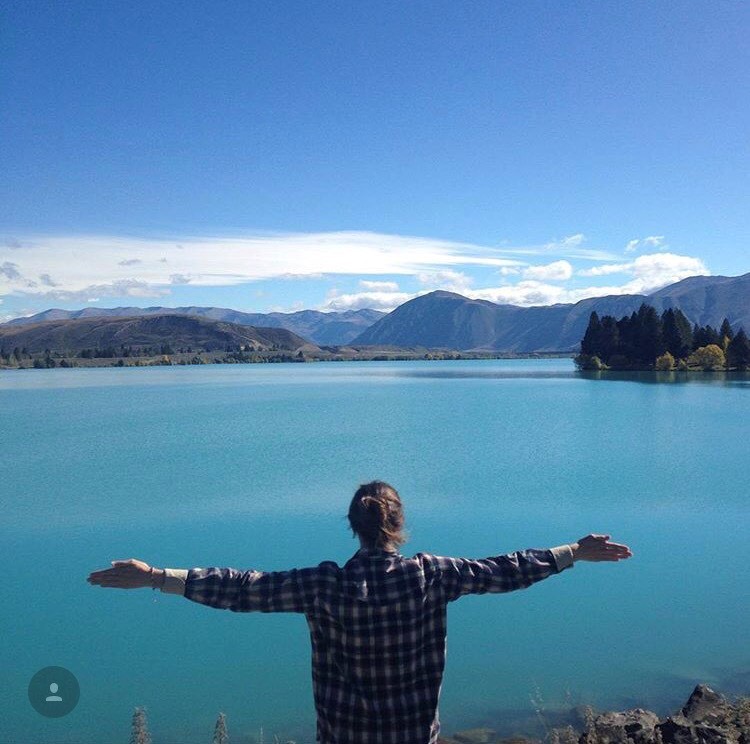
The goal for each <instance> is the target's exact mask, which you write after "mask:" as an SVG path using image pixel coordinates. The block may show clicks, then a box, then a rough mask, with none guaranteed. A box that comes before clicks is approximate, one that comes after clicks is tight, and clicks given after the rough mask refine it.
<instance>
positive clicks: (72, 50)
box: [0, 0, 750, 320]
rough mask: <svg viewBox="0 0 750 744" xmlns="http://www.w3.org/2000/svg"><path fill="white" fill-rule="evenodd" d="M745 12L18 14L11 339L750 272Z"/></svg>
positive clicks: (106, 6)
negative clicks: (27, 333) (64, 311)
mask: <svg viewBox="0 0 750 744" xmlns="http://www.w3.org/2000/svg"><path fill="white" fill-rule="evenodd" d="M749 36H750V6H749V5H748V4H746V3H740V2H726V3H724V2H722V3H694V2H666V1H665V2H660V3H646V2H638V1H636V2H632V3H622V2H607V1H606V0H597V1H596V2H570V3H555V2H551V0H550V1H549V2H534V1H533V0H532V1H524V2H521V1H520V0H519V1H518V2H512V1H511V2H461V1H459V0H452V1H451V2H429V3H427V2H409V3H403V2H346V3H338V2H309V3H307V2H293V3H289V2H238V3H235V2H220V3H214V2H197V1H193V2H188V3H184V2H180V3H176V2H175V3H172V2H159V3H152V2H140V1H139V0H135V1H134V2H128V3H102V2H83V1H81V2H65V1H64V0H56V1H55V2H49V3H46V2H37V1H35V0H19V1H18V2H8V1H7V0H4V1H3V2H0V42H1V43H0V110H1V111H2V117H0V162H1V163H2V171H3V178H2V179H1V184H0V189H1V191H0V299H1V300H2V302H1V304H0V320H2V319H8V318H11V317H14V316H17V315H21V314H29V313H31V312H36V311H39V310H42V309H46V308H48V307H65V308H79V307H84V306H87V305H92V306H102V307H111V306H115V305H141V306H147V305H157V304H159V305H168V306H177V305H186V304H194V305H218V306H226V307H235V308H238V309H242V310H254V311H268V310H293V309H299V308H302V307H306V308H317V309H324V310H344V309H350V308H358V307H377V308H380V309H390V308H391V307H394V306H395V305H397V304H399V303H400V302H403V301H405V300H406V299H409V298H410V297H413V296H415V295H416V294H418V293H420V292H426V291H430V290H432V289H437V288H445V289H451V290H454V291H460V292H462V293H463V294H466V295H469V296H476V297H483V298H485V299H491V300H494V301H499V302H513V303H516V304H524V305H529V304H547V303H551V302H570V301H576V300H578V299H581V298H582V297H584V296H592V295H596V294H607V293H622V292H648V291H652V290H654V289H656V288H658V287H660V286H663V285H665V284H667V283H670V282H672V281H676V280H678V279H680V278H683V277H685V276H689V275H693V274H725V275H737V274H742V273H745V272H747V271H750V260H749V256H750V254H749V253H748V244H749V243H748V237H749V236H750V229H749V228H750V209H748V201H749V200H748V197H749V196H750V138H749V137H748V132H750V127H749V126H748V125H749V124H750V121H749V119H750V95H748V94H750V45H748V44H747V39H748V37H749Z"/></svg>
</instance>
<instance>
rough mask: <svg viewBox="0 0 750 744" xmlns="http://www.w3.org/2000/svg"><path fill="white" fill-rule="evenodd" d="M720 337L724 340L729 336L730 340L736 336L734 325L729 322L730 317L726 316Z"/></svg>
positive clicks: (720, 330)
mask: <svg viewBox="0 0 750 744" xmlns="http://www.w3.org/2000/svg"><path fill="white" fill-rule="evenodd" d="M719 338H720V339H721V340H722V341H723V340H724V339H725V338H728V339H729V340H730V341H731V340H732V339H733V338H734V331H733V330H732V326H731V324H730V323H729V319H728V318H724V320H723V321H722V322H721V328H719Z"/></svg>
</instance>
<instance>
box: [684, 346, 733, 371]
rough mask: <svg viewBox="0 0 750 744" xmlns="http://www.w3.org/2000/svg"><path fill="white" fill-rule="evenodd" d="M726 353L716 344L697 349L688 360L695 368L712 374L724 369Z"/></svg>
mask: <svg viewBox="0 0 750 744" xmlns="http://www.w3.org/2000/svg"><path fill="white" fill-rule="evenodd" d="M725 361H726V360H725V358H724V352H723V351H722V350H721V347H719V346H717V345H716V344H709V345H708V346H701V347H700V348H699V349H696V350H695V351H694V352H693V353H692V354H691V355H690V358H689V359H688V363H689V364H691V365H692V366H694V367H700V368H701V369H702V370H704V371H705V372H710V371H711V370H712V369H716V368H717V367H719V368H720V367H723V366H724V363H725Z"/></svg>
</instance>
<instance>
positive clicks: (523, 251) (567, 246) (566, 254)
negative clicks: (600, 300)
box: [500, 233, 617, 261]
mask: <svg viewBox="0 0 750 744" xmlns="http://www.w3.org/2000/svg"><path fill="white" fill-rule="evenodd" d="M585 242H586V236H585V235H584V234H583V233H575V234H574V235H568V236H567V237H565V238H562V239H560V240H551V241H549V242H548V243H541V244H539V245H524V246H511V245H510V244H507V245H506V244H503V246H502V248H501V249H500V250H502V252H503V253H505V254H507V255H509V256H559V257H560V258H573V259H575V258H582V259H587V260H590V261H614V260H616V259H617V255H615V254H614V253H612V251H608V250H604V249H601V248H586V247H585V246H584V243H585Z"/></svg>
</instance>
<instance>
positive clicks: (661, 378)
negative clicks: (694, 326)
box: [574, 370, 750, 387]
mask: <svg viewBox="0 0 750 744" xmlns="http://www.w3.org/2000/svg"><path fill="white" fill-rule="evenodd" d="M574 374H575V376H576V377H580V378H582V379H585V380H605V381H606V380H609V381H610V382H614V381H617V382H642V383H645V384H647V385H653V384H655V383H659V384H665V383H671V384H680V385H685V384H689V383H695V384H700V385H712V386H715V387H730V386H735V385H748V384H750V372H677V371H672V372H617V371H614V370H605V371H594V370H586V371H581V372H575V373H574Z"/></svg>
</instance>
